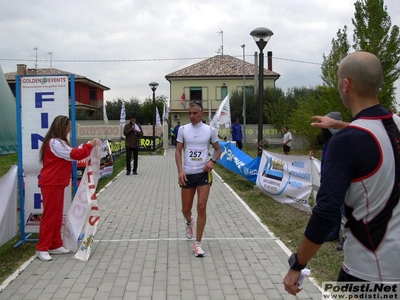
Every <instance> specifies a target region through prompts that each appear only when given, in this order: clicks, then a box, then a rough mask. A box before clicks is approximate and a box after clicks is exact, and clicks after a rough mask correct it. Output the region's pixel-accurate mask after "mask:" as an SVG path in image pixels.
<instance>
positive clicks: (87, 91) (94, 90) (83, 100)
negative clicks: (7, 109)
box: [4, 64, 110, 116]
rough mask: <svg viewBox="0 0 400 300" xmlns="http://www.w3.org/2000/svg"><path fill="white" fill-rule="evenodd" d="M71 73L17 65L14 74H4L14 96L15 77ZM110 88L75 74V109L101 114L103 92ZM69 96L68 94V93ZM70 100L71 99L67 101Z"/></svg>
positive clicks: (90, 114) (88, 113)
mask: <svg viewBox="0 0 400 300" xmlns="http://www.w3.org/2000/svg"><path fill="white" fill-rule="evenodd" d="M72 74H73V73H70V72H66V71H63V70H59V69H55V68H46V69H27V67H26V65H24V64H18V65H17V71H16V72H9V73H5V74H4V75H5V77H6V80H7V82H8V84H9V86H10V88H11V91H12V92H13V93H14V96H15V95H16V94H15V76H17V75H22V76H23V75H43V76H46V75H72ZM109 89H110V88H108V87H106V86H104V85H102V84H100V83H98V82H95V81H93V80H91V79H89V78H86V77H85V76H82V75H78V74H75V105H76V109H77V110H78V109H83V110H85V111H86V113H87V115H89V116H92V115H93V114H101V113H102V107H103V101H104V91H108V90H109ZM69 94H70V92H69ZM69 100H71V98H70V99H69Z"/></svg>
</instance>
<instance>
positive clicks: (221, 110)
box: [211, 94, 231, 129]
mask: <svg viewBox="0 0 400 300" xmlns="http://www.w3.org/2000/svg"><path fill="white" fill-rule="evenodd" d="M221 124H225V127H226V128H228V127H229V126H230V124H231V108H230V105H229V94H228V95H227V96H226V97H225V99H224V101H222V102H221V104H220V105H219V107H218V110H217V111H216V112H215V115H214V118H213V119H212V121H211V126H212V127H214V128H216V129H219V125H221Z"/></svg>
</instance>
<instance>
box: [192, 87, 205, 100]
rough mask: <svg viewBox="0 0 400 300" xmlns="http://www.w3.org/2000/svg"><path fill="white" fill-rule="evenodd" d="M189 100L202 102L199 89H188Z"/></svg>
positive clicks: (200, 89) (201, 94)
mask: <svg viewBox="0 0 400 300" xmlns="http://www.w3.org/2000/svg"><path fill="white" fill-rule="evenodd" d="M190 100H203V93H202V88H201V87H191V88H190Z"/></svg>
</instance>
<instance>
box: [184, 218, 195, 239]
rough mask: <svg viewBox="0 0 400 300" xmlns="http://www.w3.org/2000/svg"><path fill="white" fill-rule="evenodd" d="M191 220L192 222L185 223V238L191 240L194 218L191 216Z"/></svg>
mask: <svg viewBox="0 0 400 300" xmlns="http://www.w3.org/2000/svg"><path fill="white" fill-rule="evenodd" d="M191 218H192V222H190V223H186V237H187V238H188V239H191V238H192V237H193V234H194V218H193V216H192V217H191Z"/></svg>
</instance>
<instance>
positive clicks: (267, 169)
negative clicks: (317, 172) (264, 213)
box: [256, 150, 313, 213]
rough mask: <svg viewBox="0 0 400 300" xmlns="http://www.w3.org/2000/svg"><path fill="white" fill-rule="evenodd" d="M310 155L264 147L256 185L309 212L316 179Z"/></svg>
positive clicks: (277, 199)
mask: <svg viewBox="0 0 400 300" xmlns="http://www.w3.org/2000/svg"><path fill="white" fill-rule="evenodd" d="M311 164H312V161H311V160H310V157H309V156H296V155H283V154H277V153H272V152H268V151H265V150H264V151H263V153H262V157H261V162H260V167H259V170H258V177H257V182H256V185H257V187H258V188H260V189H261V190H262V191H263V192H264V193H266V194H267V195H268V196H270V197H271V198H273V199H275V200H276V201H279V202H281V203H284V204H289V205H291V206H294V207H296V208H298V209H300V210H303V211H305V212H307V213H310V212H311V207H310V204H309V202H308V199H309V197H310V194H311V190H312V186H313V182H312V181H313V179H312V173H311Z"/></svg>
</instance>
